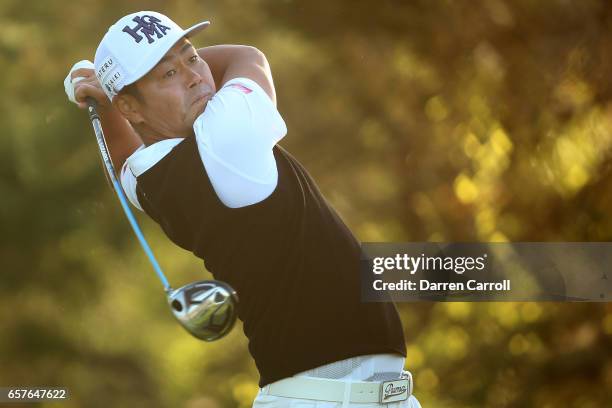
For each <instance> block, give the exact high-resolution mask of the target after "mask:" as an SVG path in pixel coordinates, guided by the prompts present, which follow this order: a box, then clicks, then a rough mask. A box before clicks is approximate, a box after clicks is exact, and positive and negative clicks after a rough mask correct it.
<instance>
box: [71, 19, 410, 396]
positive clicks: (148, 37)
mask: <svg viewBox="0 0 612 408" xmlns="http://www.w3.org/2000/svg"><path fill="white" fill-rule="evenodd" d="M208 24H209V23H208V22H202V23H199V24H196V25H195V26H193V27H191V28H189V29H187V30H183V29H182V28H180V27H179V26H178V25H177V24H176V23H175V22H173V21H172V20H171V19H169V18H168V17H166V16H165V15H162V14H160V13H157V12H152V11H141V12H137V13H133V14H130V15H127V16H125V17H123V18H121V19H120V20H118V21H117V22H116V23H115V24H114V25H112V26H111V27H110V29H109V30H108V32H107V33H106V35H105V36H104V38H103V39H102V41H101V42H100V44H99V46H98V48H97V50H96V53H95V58H94V63H93V65H92V64H91V63H90V62H88V61H81V62H79V63H77V64H75V66H74V67H73V68H72V69H71V70H70V73H69V74H68V76H67V78H66V81H65V87H66V93H67V95H68V98H69V99H70V100H71V101H72V102H75V103H77V104H78V106H79V107H80V108H85V107H86V104H85V98H86V97H92V98H94V99H96V100H97V102H98V104H99V108H98V110H99V113H100V116H101V119H102V126H103V128H104V132H105V135H106V139H107V144H108V147H109V150H110V153H111V156H112V160H113V164H114V166H115V168H116V169H120V174H119V177H120V180H121V184H122V187H123V189H124V191H125V193H126V196H127V197H128V198H129V200H130V201H131V203H132V204H133V205H134V206H135V207H137V208H138V209H140V210H141V211H144V212H145V213H146V214H147V215H149V216H150V217H151V218H153V220H155V221H156V222H157V223H158V224H159V225H160V226H161V228H162V229H163V231H164V232H165V233H166V235H167V236H168V238H169V239H170V240H172V241H173V242H174V243H175V244H176V245H178V246H180V247H182V248H184V249H186V250H188V251H191V252H193V253H194V254H195V255H196V256H197V257H200V258H202V259H203V260H204V261H205V266H206V268H207V269H208V270H209V271H210V272H211V273H212V274H213V276H214V277H215V279H218V280H221V281H224V282H227V283H228V284H230V285H231V286H232V287H233V288H235V289H236V292H237V293H238V296H239V298H240V302H239V304H238V317H239V318H240V319H241V320H242V321H243V322H244V326H243V327H244V332H245V334H246V336H247V337H248V339H249V351H250V353H251V355H252V356H253V358H254V360H255V363H256V365H257V368H258V370H259V373H260V381H259V386H260V391H259V394H258V395H257V397H256V399H255V402H254V405H253V406H254V407H255V408H260V407H267V408H289V407H297V406H299V407H302V408H306V407H319V408H322V407H325V408H327V407H329V408H335V407H338V408H339V407H344V408H346V407H363V408H366V407H382V406H384V407H393V408H397V407H410V408H415V407H416V408H418V407H419V406H420V405H419V403H418V401H417V400H416V399H415V398H414V396H412V395H411V394H412V378H411V376H410V373H409V372H407V371H404V362H405V356H406V348H405V341H404V336H403V331H402V325H401V322H400V319H399V316H398V313H397V310H396V308H395V306H394V305H393V303H362V302H361V299H360V294H361V290H360V272H359V263H360V255H361V249H360V244H359V242H358V241H357V240H356V238H355V237H354V235H353V234H352V233H351V231H350V230H349V229H348V228H347V227H346V225H345V224H344V222H343V221H342V219H341V218H340V216H339V215H338V214H337V213H336V211H335V210H334V209H333V208H332V206H331V205H330V204H329V202H328V201H327V200H326V199H325V197H324V196H323V195H322V194H321V192H320V191H319V188H318V187H317V185H316V183H315V182H314V180H313V179H312V177H311V176H310V175H309V174H308V172H307V171H306V170H305V169H304V167H303V166H302V165H301V164H300V163H299V162H298V161H297V160H296V159H295V158H294V157H293V156H292V155H291V154H289V153H288V152H287V151H286V150H285V149H283V148H282V147H281V146H279V145H278V144H277V143H278V142H279V141H280V140H281V139H282V138H283V137H285V135H286V133H287V127H286V124H285V122H284V120H283V118H282V116H281V115H280V113H279V111H278V110H277V108H276V92H275V89H274V83H273V80H272V73H271V71H270V66H269V64H268V62H267V60H266V57H265V56H264V54H263V53H262V52H261V51H259V50H258V49H256V48H254V47H250V46H241V45H216V46H210V47H205V48H200V49H196V48H194V46H193V45H192V43H191V42H190V38H191V37H192V36H194V35H195V34H197V33H199V32H200V31H202V30H203V29H204V28H206V27H207V26H208ZM319 137H330V135H320V136H319Z"/></svg>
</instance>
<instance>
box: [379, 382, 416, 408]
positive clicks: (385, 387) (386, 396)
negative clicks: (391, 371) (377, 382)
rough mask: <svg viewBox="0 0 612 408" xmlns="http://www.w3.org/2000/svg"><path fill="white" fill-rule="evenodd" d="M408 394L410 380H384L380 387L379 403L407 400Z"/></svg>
mask: <svg viewBox="0 0 612 408" xmlns="http://www.w3.org/2000/svg"><path fill="white" fill-rule="evenodd" d="M409 396H410V380H409V379H405V380H393V381H385V382H383V383H382V385H381V389H380V403H381V404H388V403H389V402H398V401H404V400H407V399H408V397H409Z"/></svg>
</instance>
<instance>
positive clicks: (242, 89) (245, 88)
mask: <svg viewBox="0 0 612 408" xmlns="http://www.w3.org/2000/svg"><path fill="white" fill-rule="evenodd" d="M228 86H231V87H232V88H236V89H240V90H241V91H242V93H245V94H249V93H251V92H253V90H252V89H249V88H247V87H246V86H244V85H241V84H229V85H228Z"/></svg>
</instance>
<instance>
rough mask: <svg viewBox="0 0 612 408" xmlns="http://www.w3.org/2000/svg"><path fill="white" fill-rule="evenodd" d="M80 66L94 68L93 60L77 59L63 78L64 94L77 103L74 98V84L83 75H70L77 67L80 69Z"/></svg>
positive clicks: (81, 78)
mask: <svg viewBox="0 0 612 408" xmlns="http://www.w3.org/2000/svg"><path fill="white" fill-rule="evenodd" d="M81 68H89V69H94V64H93V62H91V61H88V60H82V61H79V62H77V63H76V64H74V65H73V66H72V68H70V72H68V75H67V76H66V79H64V90H65V91H66V95H67V96H68V99H69V100H70V102H72V103H77V101H76V99H75V98H74V84H76V83H77V82H79V81H81V80H83V79H85V78H84V77H76V78H71V77H70V76H71V75H72V73H73V72H74V71H76V70H77V69H81Z"/></svg>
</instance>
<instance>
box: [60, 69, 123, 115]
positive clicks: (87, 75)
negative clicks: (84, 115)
mask: <svg viewBox="0 0 612 408" xmlns="http://www.w3.org/2000/svg"><path fill="white" fill-rule="evenodd" d="M64 89H65V91H66V96H68V99H69V100H70V102H73V103H76V104H77V106H78V107H79V108H81V109H86V108H87V103H86V102H85V98H87V97H88V96H89V97H92V98H93V99H95V100H96V102H98V106H100V107H102V108H109V107H110V106H111V104H110V101H109V100H108V97H107V96H106V94H105V93H104V91H103V90H102V86H101V85H100V81H98V78H96V74H95V71H94V65H93V63H92V62H91V61H87V60H82V61H79V62H77V63H76V64H74V65H73V66H72V68H71V69H70V72H69V73H68V75H67V76H66V79H64Z"/></svg>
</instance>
